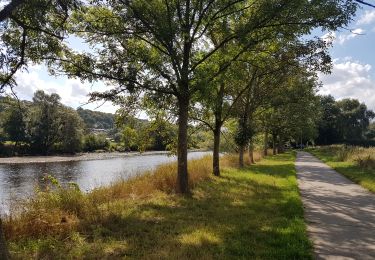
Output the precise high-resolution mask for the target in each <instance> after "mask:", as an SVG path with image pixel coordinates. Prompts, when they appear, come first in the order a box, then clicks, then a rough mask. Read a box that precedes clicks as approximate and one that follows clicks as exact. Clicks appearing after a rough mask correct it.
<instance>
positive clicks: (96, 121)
mask: <svg viewBox="0 0 375 260" xmlns="http://www.w3.org/2000/svg"><path fill="white" fill-rule="evenodd" d="M77 113H78V114H79V116H80V117H81V118H82V120H83V122H84V123H85V125H86V127H87V128H99V129H112V128H114V122H115V116H114V115H113V114H110V113H103V112H99V111H92V110H88V109H82V108H78V109H77Z"/></svg>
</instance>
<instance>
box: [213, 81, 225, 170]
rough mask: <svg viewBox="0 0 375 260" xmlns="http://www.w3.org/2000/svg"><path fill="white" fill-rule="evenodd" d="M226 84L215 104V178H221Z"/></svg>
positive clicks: (221, 87)
mask: <svg viewBox="0 0 375 260" xmlns="http://www.w3.org/2000/svg"><path fill="white" fill-rule="evenodd" d="M224 89H225V85H224V83H222V84H220V88H219V91H218V93H217V94H218V98H217V102H216V104H215V113H214V114H215V126H214V129H213V130H214V152H213V161H212V166H213V168H212V170H213V174H214V175H215V176H220V156H219V155H220V139H221V132H220V130H221V127H222V125H223V119H222V116H223V99H224Z"/></svg>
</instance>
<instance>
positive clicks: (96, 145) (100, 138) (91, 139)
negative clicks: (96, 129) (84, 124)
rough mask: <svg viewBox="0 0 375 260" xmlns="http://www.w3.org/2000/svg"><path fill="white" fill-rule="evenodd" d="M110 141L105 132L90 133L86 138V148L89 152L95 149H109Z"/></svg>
mask: <svg viewBox="0 0 375 260" xmlns="http://www.w3.org/2000/svg"><path fill="white" fill-rule="evenodd" d="M109 145H110V142H109V141H108V140H107V137H106V136H105V135H103V134H98V135H96V134H88V135H86V136H85V138H84V146H83V147H84V148H83V149H84V150H85V151H88V152H93V151H95V150H107V149H108V148H109Z"/></svg>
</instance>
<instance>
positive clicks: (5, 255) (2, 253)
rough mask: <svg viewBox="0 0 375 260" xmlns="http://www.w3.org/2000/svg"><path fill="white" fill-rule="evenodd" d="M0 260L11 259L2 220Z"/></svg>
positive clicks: (0, 228) (0, 224)
mask: <svg viewBox="0 0 375 260" xmlns="http://www.w3.org/2000/svg"><path fill="white" fill-rule="evenodd" d="M0 259H1V260H8V259H10V257H9V251H8V247H7V244H6V241H5V236H4V230H3V223H2V221H1V218H0Z"/></svg>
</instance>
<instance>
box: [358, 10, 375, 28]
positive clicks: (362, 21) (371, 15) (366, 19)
mask: <svg viewBox="0 0 375 260" xmlns="http://www.w3.org/2000/svg"><path fill="white" fill-rule="evenodd" d="M374 21H375V10H371V11H368V10H366V11H365V13H364V14H363V15H362V16H361V18H359V20H358V22H357V25H366V24H371V23H372V22H374Z"/></svg>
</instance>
